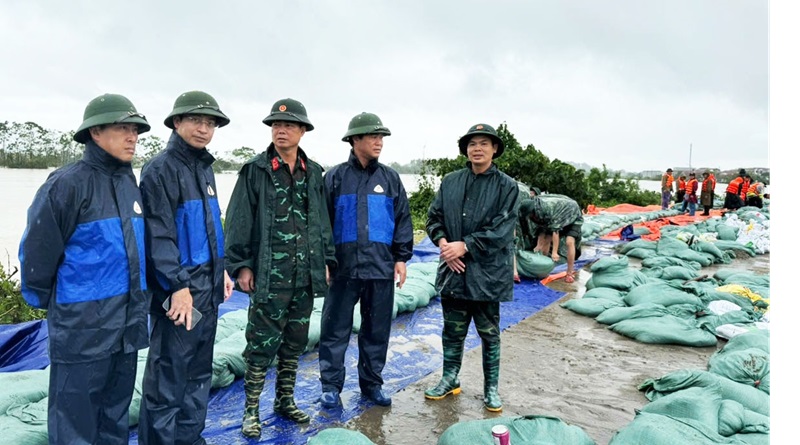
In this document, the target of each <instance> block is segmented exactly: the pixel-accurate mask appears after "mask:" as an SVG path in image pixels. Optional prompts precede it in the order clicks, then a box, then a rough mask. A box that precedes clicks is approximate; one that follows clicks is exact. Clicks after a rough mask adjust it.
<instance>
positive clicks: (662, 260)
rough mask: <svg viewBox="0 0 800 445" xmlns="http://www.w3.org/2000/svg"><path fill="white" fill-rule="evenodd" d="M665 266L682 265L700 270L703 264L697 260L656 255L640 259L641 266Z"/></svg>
mask: <svg viewBox="0 0 800 445" xmlns="http://www.w3.org/2000/svg"><path fill="white" fill-rule="evenodd" d="M667 266H683V267H689V268H692V269H695V270H700V269H701V268H702V267H703V266H701V265H700V263H698V262H697V261H685V260H681V259H678V258H673V257H669V256H656V257H652V258H646V259H644V260H642V267H643V268H644V267H667Z"/></svg>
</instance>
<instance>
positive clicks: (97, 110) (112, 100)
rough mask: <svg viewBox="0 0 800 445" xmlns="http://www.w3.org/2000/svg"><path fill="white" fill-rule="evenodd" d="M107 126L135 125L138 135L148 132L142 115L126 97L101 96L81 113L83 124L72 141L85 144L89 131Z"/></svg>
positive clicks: (116, 95)
mask: <svg viewBox="0 0 800 445" xmlns="http://www.w3.org/2000/svg"><path fill="white" fill-rule="evenodd" d="M107 124H136V126H137V127H138V130H139V134H142V133H144V132H147V131H150V124H148V123H147V119H145V117H144V115H143V114H141V113H139V112H138V111H136V107H134V106H133V103H132V102H131V101H130V100H128V98H127V97H125V96H121V95H119V94H103V95H102V96H98V97H95V98H94V99H92V101H91V102H89V105H86V109H85V110H84V111H83V123H82V124H81V126H80V127H78V130H77V131H75V136H73V137H72V139H74V140H75V142H80V143H81V144H85V143H86V142H87V141H88V140H89V139H91V137H90V136H89V129H91V128H92V127H96V126H98V125H107Z"/></svg>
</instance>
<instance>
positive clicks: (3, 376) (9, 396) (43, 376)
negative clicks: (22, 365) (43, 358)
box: [0, 367, 50, 415]
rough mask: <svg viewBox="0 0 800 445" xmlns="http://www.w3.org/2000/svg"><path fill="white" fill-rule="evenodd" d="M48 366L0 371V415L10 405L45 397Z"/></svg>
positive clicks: (36, 400)
mask: <svg viewBox="0 0 800 445" xmlns="http://www.w3.org/2000/svg"><path fill="white" fill-rule="evenodd" d="M49 384H50V368H49V367H48V368H45V369H31V370H28V371H16V372H0V415H2V413H5V412H6V411H7V410H8V408H9V407H11V406H12V405H19V404H25V403H30V402H38V401H39V400H42V399H44V398H47V387H48V385H49Z"/></svg>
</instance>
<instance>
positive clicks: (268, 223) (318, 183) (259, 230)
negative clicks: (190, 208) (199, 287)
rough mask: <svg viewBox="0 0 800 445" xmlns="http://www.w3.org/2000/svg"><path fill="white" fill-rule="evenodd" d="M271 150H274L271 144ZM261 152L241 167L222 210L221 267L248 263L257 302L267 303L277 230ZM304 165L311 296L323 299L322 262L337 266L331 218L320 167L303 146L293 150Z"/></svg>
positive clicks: (268, 168) (233, 271)
mask: <svg viewBox="0 0 800 445" xmlns="http://www.w3.org/2000/svg"><path fill="white" fill-rule="evenodd" d="M270 148H273V147H272V145H270ZM267 151H269V149H268V150H266V151H264V152H262V153H260V154H259V155H257V156H256V157H254V158H253V159H251V160H250V161H248V162H247V163H246V164H245V165H243V166H242V168H241V170H239V178H238V179H237V181H236V186H235V187H234V189H233V194H232V195H231V200H230V203H229V204H228V209H227V211H226V213H225V267H226V269H227V270H228V273H229V274H230V275H231V277H234V279H235V277H236V276H237V275H238V272H239V269H241V268H242V267H249V268H250V269H251V270H252V271H253V273H254V275H255V289H256V290H255V292H254V294H253V295H252V298H253V300H254V301H256V302H265V301H266V300H267V297H268V295H269V286H270V271H271V270H272V240H273V233H272V231H273V230H275V216H276V215H275V209H276V208H277V203H276V200H277V196H278V193H277V190H276V189H275V185H274V181H273V178H272V174H273V171H274V170H273V165H272V163H271V162H270V159H268V157H267ZM297 156H298V161H299V160H301V159H302V161H303V162H305V164H306V168H307V175H308V176H307V179H308V221H309V224H308V249H309V258H308V261H309V265H310V269H311V270H310V273H311V290H312V292H313V296H314V298H318V297H324V296H325V293H326V292H327V290H328V285H327V282H326V280H325V266H326V264H327V265H328V266H330V267H331V269H333V268H335V265H336V256H335V251H334V247H333V235H332V232H331V226H330V218H329V217H328V209H327V205H326V202H325V194H324V184H323V182H322V167H321V166H320V165H319V164H317V163H316V162H314V161H311V160H309V159H308V158H307V156H306V155H305V153H304V152H303V150H302V149H299V152H298V154H297Z"/></svg>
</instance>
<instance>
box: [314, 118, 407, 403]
mask: <svg viewBox="0 0 800 445" xmlns="http://www.w3.org/2000/svg"><path fill="white" fill-rule="evenodd" d="M390 134H392V133H391V132H390V131H389V129H388V128H386V127H385V126H384V125H383V123H382V122H381V120H380V118H378V116H376V115H375V114H372V113H361V114H359V115H357V116H355V117H353V119H351V120H350V125H349V128H348V130H347V132H346V133H345V135H344V137H343V138H342V140H343V141H345V142H349V143H350V146H351V147H352V149H351V150H350V159H349V160H348V161H347V162H345V163H342V164H339V165H337V166H336V167H334V168H332V169H331V170H330V171H329V172H328V173H327V174H326V175H325V191H326V195H327V200H328V211H329V213H330V216H331V224H332V226H333V242H334V244H335V246H336V260H337V265H338V269H337V270H336V272H335V274H334V276H333V277H332V278H333V281H332V283H331V288H330V290H329V291H328V296H327V297H326V298H325V303H324V306H323V309H322V329H321V334H320V344H319V366H320V381H321V382H322V397H321V398H320V402H321V404H322V406H323V407H325V408H336V407H338V406H341V403H342V402H341V399H340V397H339V393H341V392H342V388H343V386H344V379H345V369H344V355H345V352H346V351H347V344H348V342H349V341H350V332H351V331H352V328H353V308H354V307H355V305H356V303H357V302H359V301H360V302H361V330H360V332H359V334H358V357H359V359H358V382H359V386H360V387H361V393H362V394H363V395H364V396H365V397H367V398H368V399H370V400H372V401H373V402H375V403H376V404H378V405H381V406H388V405H391V403H392V399H391V398H390V397H389V396H388V395H386V393H385V392H384V391H383V389H382V385H383V378H382V377H381V372H382V371H383V367H384V365H385V364H386V351H387V348H388V346H389V334H390V333H391V326H392V312H393V309H394V287H395V282H396V283H397V287H402V286H403V283H405V280H406V261H408V260H410V259H411V253H412V249H413V243H414V234H413V229H412V226H411V213H410V210H409V207H408V198H407V196H406V190H405V188H404V187H403V183H402V182H401V181H400V175H398V174H397V172H395V171H394V170H392V169H391V168H389V167H387V166H385V165H383V164H381V163H380V162H378V157H379V156H380V154H381V150H382V149H383V138H384V137H385V136H389V135H390Z"/></svg>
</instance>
